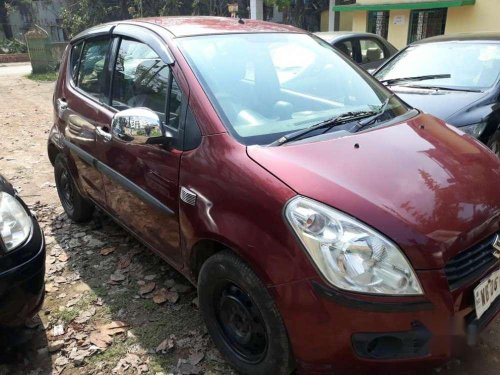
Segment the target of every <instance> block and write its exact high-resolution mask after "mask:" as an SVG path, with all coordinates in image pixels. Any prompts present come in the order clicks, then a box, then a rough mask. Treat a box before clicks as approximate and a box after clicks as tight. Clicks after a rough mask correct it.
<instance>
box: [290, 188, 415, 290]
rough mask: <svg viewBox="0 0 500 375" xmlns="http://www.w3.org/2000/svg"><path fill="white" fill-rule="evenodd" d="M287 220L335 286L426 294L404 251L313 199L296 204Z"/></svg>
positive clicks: (320, 269)
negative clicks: (423, 292)
mask: <svg viewBox="0 0 500 375" xmlns="http://www.w3.org/2000/svg"><path fill="white" fill-rule="evenodd" d="M285 215H286V218H287V220H288V222H289V223H290V224H291V226H292V228H293V230H294V231H295V233H296V234H297V236H298V237H299V239H300V241H301V242H302V244H303V245H304V247H305V249H306V250H307V252H308V253H309V255H310V257H311V258H312V260H313V262H314V263H315V265H316V266H317V268H318V269H319V271H320V272H321V274H322V275H323V276H324V277H325V278H326V279H327V280H328V281H329V282H330V283H331V284H332V285H334V286H336V287H338V288H340V289H344V290H348V291H354V292H362V293H374V294H398V295H401V294H406V295H417V294H422V288H421V287H420V284H419V282H418V279H417V277H416V276H415V273H414V271H413V269H412V267H411V265H410V264H409V263H408V260H406V258H405V256H404V255H403V254H402V253H401V250H399V249H398V248H397V246H396V245H395V244H393V243H392V242H391V241H389V240H388V239H386V238H384V237H383V236H382V235H381V234H379V233H377V232H375V231H374V230H373V229H370V228H369V227H367V226H366V225H364V224H362V223H360V222H359V221H357V220H355V219H353V218H351V217H349V216H347V215H346V214H344V213H342V212H339V211H337V210H335V209H333V208H331V207H329V206H326V205H324V204H321V203H319V202H316V201H314V200H312V199H308V198H303V197H297V198H294V199H292V200H291V201H290V202H289V203H288V205H287V207H286V210H285Z"/></svg>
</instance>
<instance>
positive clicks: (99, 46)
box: [56, 36, 112, 205]
mask: <svg viewBox="0 0 500 375" xmlns="http://www.w3.org/2000/svg"><path fill="white" fill-rule="evenodd" d="M109 50H110V38H109V37H107V36H105V37H97V38H90V39H86V40H82V41H80V42H77V43H76V44H74V45H73V46H72V47H71V50H70V58H69V64H70V66H69V74H68V76H67V78H66V82H65V84H64V86H63V89H62V91H61V94H62V95H61V97H59V98H56V103H57V107H58V114H59V121H60V122H63V129H64V143H65V146H66V147H68V149H69V152H70V155H71V156H72V158H71V159H72V160H73V161H74V163H75V165H76V173H77V175H76V176H75V177H76V178H77V179H78V182H79V185H80V186H81V188H82V189H84V190H85V192H86V193H87V194H88V195H89V196H90V197H91V198H92V199H93V200H94V201H96V202H97V203H99V204H100V205H105V203H106V199H105V190H104V182H103V179H102V174H101V173H100V172H99V171H98V170H97V169H96V167H95V163H94V160H96V159H99V158H100V157H101V149H102V143H103V141H102V137H100V136H99V132H101V131H102V128H103V127H104V128H106V126H108V123H109V118H111V116H112V111H111V110H110V108H109V106H108V105H107V103H108V96H109V95H108V93H109V85H108V82H109V80H108V78H109V75H108V74H107V66H108V60H109Z"/></svg>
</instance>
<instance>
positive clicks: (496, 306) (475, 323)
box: [465, 297, 500, 346]
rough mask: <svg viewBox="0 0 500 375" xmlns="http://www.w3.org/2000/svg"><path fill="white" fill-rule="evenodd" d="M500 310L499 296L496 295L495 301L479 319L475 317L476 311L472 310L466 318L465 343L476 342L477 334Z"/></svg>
mask: <svg viewBox="0 0 500 375" xmlns="http://www.w3.org/2000/svg"><path fill="white" fill-rule="evenodd" d="M499 312H500V297H497V299H496V300H495V302H493V304H492V305H491V306H490V307H489V308H488V310H486V311H485V313H484V314H483V316H482V317H481V318H480V319H477V318H476V313H475V312H472V313H471V314H470V315H469V316H468V317H467V318H466V319H465V321H466V327H467V328H466V329H467V344H468V345H470V346H474V345H476V344H477V342H478V339H479V334H480V333H481V331H483V330H484V329H485V328H486V326H487V325H488V324H489V323H490V322H491V321H492V320H493V319H494V318H495V316H496V315H497V314H498V313H499Z"/></svg>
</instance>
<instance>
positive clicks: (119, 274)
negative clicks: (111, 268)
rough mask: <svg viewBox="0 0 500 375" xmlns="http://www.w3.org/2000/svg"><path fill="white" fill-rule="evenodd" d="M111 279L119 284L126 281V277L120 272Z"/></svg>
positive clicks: (116, 272) (112, 275)
mask: <svg viewBox="0 0 500 375" xmlns="http://www.w3.org/2000/svg"><path fill="white" fill-rule="evenodd" d="M109 279H110V280H111V281H114V282H119V281H123V280H125V275H124V274H123V273H121V272H120V271H115V273H113V274H111V276H110V277H109Z"/></svg>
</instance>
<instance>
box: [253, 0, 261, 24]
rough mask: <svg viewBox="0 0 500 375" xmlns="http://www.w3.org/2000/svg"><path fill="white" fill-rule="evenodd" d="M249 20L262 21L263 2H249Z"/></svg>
mask: <svg viewBox="0 0 500 375" xmlns="http://www.w3.org/2000/svg"><path fill="white" fill-rule="evenodd" d="M250 18H251V19H252V20H262V19H264V0H250Z"/></svg>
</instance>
